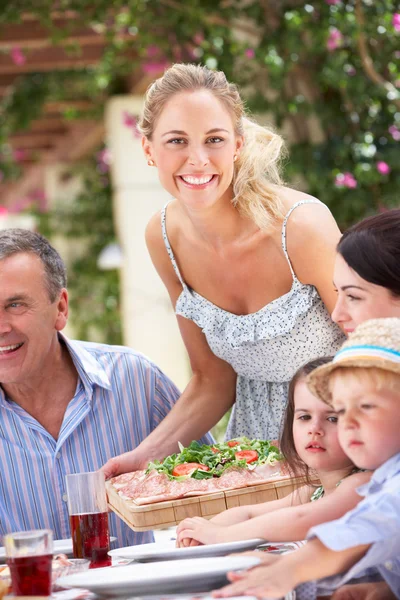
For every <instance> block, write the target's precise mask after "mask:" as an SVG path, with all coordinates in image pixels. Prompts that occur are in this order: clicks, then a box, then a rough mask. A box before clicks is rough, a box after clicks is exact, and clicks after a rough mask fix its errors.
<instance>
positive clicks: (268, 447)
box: [146, 437, 283, 481]
mask: <svg viewBox="0 0 400 600" xmlns="http://www.w3.org/2000/svg"><path fill="white" fill-rule="evenodd" d="M230 441H235V442H238V444H237V445H235V446H233V447H230V446H228V443H227V442H221V443H219V444H213V445H212V446H207V445H206V444H199V442H191V443H190V444H189V446H187V447H186V448H185V447H184V446H182V444H179V449H180V452H179V453H177V454H171V455H170V456H167V457H166V458H165V459H164V460H163V461H158V460H155V461H153V462H150V463H149V465H148V467H147V471H146V473H149V472H150V471H152V470H156V471H158V472H159V473H165V474H166V475H168V477H169V478H170V479H174V480H176V481H183V480H185V479H186V478H187V476H186V475H185V476H182V477H174V476H173V475H172V471H173V470H174V468H175V467H176V466H177V465H180V464H182V463H200V464H202V465H206V466H207V467H208V468H209V471H200V470H196V471H194V472H193V473H192V474H191V477H193V478H194V479H210V478H211V477H220V476H221V475H222V473H224V471H226V470H227V469H228V468H231V467H242V468H248V467H249V465H247V463H246V461H245V460H237V459H236V457H235V454H236V452H239V451H241V450H255V451H256V452H257V453H258V459H257V461H255V462H253V463H252V464H251V467H252V468H254V467H256V466H257V465H265V464H268V465H273V464H275V463H276V462H278V461H281V460H283V455H282V454H281V453H280V451H279V448H278V447H277V446H274V445H273V444H272V443H271V442H269V441H267V440H250V439H248V438H246V437H240V438H235V440H230Z"/></svg>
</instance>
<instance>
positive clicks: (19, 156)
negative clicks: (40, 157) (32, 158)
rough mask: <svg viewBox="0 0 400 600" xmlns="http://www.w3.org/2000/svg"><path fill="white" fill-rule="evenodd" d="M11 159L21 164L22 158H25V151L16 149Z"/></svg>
mask: <svg viewBox="0 0 400 600" xmlns="http://www.w3.org/2000/svg"><path fill="white" fill-rule="evenodd" d="M13 158H14V160H15V162H21V161H22V160H24V158H26V152H25V150H22V149H21V148H16V149H15V150H14V151H13Z"/></svg>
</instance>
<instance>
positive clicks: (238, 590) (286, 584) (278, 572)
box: [213, 554, 297, 598]
mask: <svg viewBox="0 0 400 600" xmlns="http://www.w3.org/2000/svg"><path fill="white" fill-rule="evenodd" d="M253 556H254V554H253ZM262 560H263V562H262V565H261V566H258V567H253V568H252V569H249V570H247V571H240V572H232V573H228V579H229V580H230V581H231V582H232V583H231V584H230V585H227V586H225V587H223V588H221V589H220V590H217V591H215V592H213V596H214V598H229V597H231V596H243V595H246V596H256V597H257V598H265V597H268V596H269V597H272V598H281V597H282V596H285V594H287V593H288V592H291V591H292V590H293V589H294V588H295V587H296V585H297V582H296V581H295V580H294V578H293V577H292V573H291V572H290V571H288V569H287V567H286V566H285V563H284V562H283V564H282V557H280V556H266V557H263V558H262Z"/></svg>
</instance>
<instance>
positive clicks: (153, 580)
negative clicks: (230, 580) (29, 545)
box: [57, 556, 260, 597]
mask: <svg viewBox="0 0 400 600" xmlns="http://www.w3.org/2000/svg"><path fill="white" fill-rule="evenodd" d="M259 562H260V559H259V558H256V557H254V556H219V557H216V558H197V559H196V560H174V561H165V562H160V563H148V564H137V565H135V564H133V565H128V566H127V567H108V568H105V569H96V570H92V571H86V572H84V573H76V574H75V575H69V576H67V577H60V579H59V580H58V582H57V583H58V584H59V585H60V586H61V587H65V588H83V589H87V590H89V591H91V592H94V593H96V594H100V595H103V596H113V597H119V596H125V595H127V594H132V595H135V596H139V595H141V594H142V595H150V594H157V593H158V594H178V593H180V594H182V593H188V594H189V593H196V592H207V591H209V590H212V589H214V588H216V587H220V586H221V585H223V584H224V583H225V582H226V573H227V572H228V571H238V570H241V569H248V568H250V567H254V566H255V565H257V564H259Z"/></svg>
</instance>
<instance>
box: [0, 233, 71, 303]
mask: <svg viewBox="0 0 400 600" xmlns="http://www.w3.org/2000/svg"><path fill="white" fill-rule="evenodd" d="M22 252H27V253H30V254H34V255H35V256H37V257H38V258H39V259H40V260H41V262H42V264H43V267H44V271H45V275H46V287H47V291H48V293H49V297H50V302H54V301H55V300H56V298H57V296H58V294H59V293H60V292H61V290H62V288H65V287H66V286H67V272H66V268H65V264H64V261H63V260H62V258H61V256H60V255H59V254H58V252H57V250H55V249H54V248H53V246H52V245H51V244H50V242H49V241H48V240H46V238H45V237H43V236H42V235H40V233H35V232H33V231H29V230H28V229H17V228H15V229H3V230H0V260H4V259H5V258H8V257H9V256H12V255H14V254H19V253H22Z"/></svg>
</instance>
